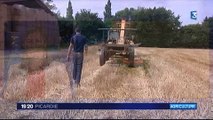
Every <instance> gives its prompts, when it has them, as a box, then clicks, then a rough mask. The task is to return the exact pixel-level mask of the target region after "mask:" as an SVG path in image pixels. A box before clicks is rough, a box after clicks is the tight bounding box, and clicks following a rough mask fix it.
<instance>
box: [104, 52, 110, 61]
mask: <svg viewBox="0 0 213 120" xmlns="http://www.w3.org/2000/svg"><path fill="white" fill-rule="evenodd" d="M105 56H106V59H105V60H106V61H108V60H109V58H110V52H107V51H105Z"/></svg>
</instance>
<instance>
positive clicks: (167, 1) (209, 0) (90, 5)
mask: <svg viewBox="0 0 213 120" xmlns="http://www.w3.org/2000/svg"><path fill="white" fill-rule="evenodd" d="M68 1H69V0H54V4H55V5H56V6H57V8H58V10H59V11H60V13H61V15H62V16H66V9H67V6H68ZM70 1H71V3H72V7H73V16H74V15H75V14H76V13H77V12H79V11H80V10H81V9H87V10H91V12H94V13H98V16H99V17H101V18H103V17H104V15H103V12H104V10H105V5H106V3H107V1H108V0H70ZM111 3H112V14H113V15H114V14H115V13H116V12H117V11H119V10H123V9H124V8H126V7H128V8H130V7H133V8H138V7H145V8H153V7H157V8H158V7H165V8H166V9H170V10H172V11H173V12H174V14H175V16H177V15H180V21H181V22H182V25H188V24H196V23H202V21H203V20H204V18H205V17H206V16H207V17H212V16H213V7H212V6H213V0H111ZM191 11H197V20H194V19H191V17H190V15H191Z"/></svg>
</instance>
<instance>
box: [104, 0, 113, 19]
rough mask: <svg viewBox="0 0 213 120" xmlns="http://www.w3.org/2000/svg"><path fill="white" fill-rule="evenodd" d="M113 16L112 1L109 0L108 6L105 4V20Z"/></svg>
mask: <svg viewBox="0 0 213 120" xmlns="http://www.w3.org/2000/svg"><path fill="white" fill-rule="evenodd" d="M111 17H112V12H111V2H110V0H108V2H107V4H106V6H105V12H104V21H106V20H109V19H110V18H111Z"/></svg>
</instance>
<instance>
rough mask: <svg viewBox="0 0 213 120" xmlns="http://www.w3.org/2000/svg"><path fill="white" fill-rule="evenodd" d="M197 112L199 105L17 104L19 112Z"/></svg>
mask: <svg viewBox="0 0 213 120" xmlns="http://www.w3.org/2000/svg"><path fill="white" fill-rule="evenodd" d="M79 109H80V110H196V109H197V103H17V110H79Z"/></svg>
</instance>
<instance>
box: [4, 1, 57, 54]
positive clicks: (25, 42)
mask: <svg viewBox="0 0 213 120" xmlns="http://www.w3.org/2000/svg"><path fill="white" fill-rule="evenodd" d="M59 44H60V39H59V27H58V22H57V17H56V15H54V14H53V13H52V12H51V11H50V10H49V9H48V8H47V6H46V5H45V4H43V2H42V1H40V0H0V50H3V49H14V48H21V49H22V48H24V49H27V48H43V47H58V46H59Z"/></svg>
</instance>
